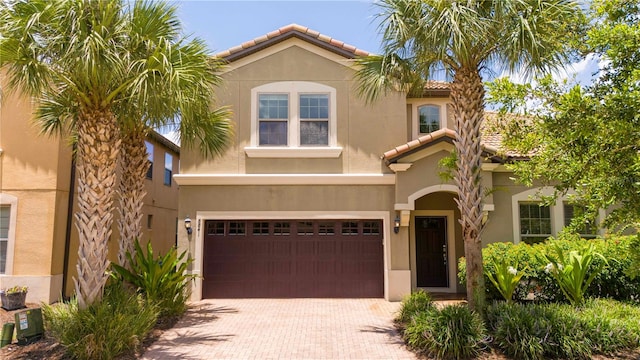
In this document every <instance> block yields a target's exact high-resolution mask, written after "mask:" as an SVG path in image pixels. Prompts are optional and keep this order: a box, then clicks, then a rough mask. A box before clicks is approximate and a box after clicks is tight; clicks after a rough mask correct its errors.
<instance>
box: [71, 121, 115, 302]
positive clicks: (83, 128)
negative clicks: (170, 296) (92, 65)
mask: <svg viewBox="0 0 640 360" xmlns="http://www.w3.org/2000/svg"><path fill="white" fill-rule="evenodd" d="M77 127H78V129H77V131H78V149H77V159H78V164H77V171H78V208H79V209H78V212H77V213H76V214H75V219H76V228H77V229H78V236H79V241H80V243H79V246H78V264H77V265H76V269H77V270H78V275H77V278H74V283H75V288H76V295H77V297H78V306H79V307H80V308H86V307H87V306H88V305H90V304H92V303H94V302H96V301H100V300H101V299H102V293H103V290H104V285H105V283H106V282H107V277H108V276H107V267H108V266H109V260H108V257H107V255H108V250H109V248H108V243H107V242H108V240H109V237H110V236H111V225H112V223H113V210H114V209H113V201H114V199H113V195H114V191H115V188H116V159H117V157H118V148H119V146H120V142H119V140H118V128H117V126H116V119H115V117H114V116H113V114H111V113H110V112H104V111H94V112H88V113H82V114H80V116H79V117H78V120H77Z"/></svg>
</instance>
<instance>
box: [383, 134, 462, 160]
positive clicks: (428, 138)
mask: <svg viewBox="0 0 640 360" xmlns="http://www.w3.org/2000/svg"><path fill="white" fill-rule="evenodd" d="M455 137H456V133H455V131H453V130H451V129H440V130H437V131H434V132H432V133H430V134H427V135H423V136H420V137H419V138H417V139H415V140H411V141H409V142H408V143H406V144H402V145H399V146H396V147H395V148H393V149H391V150H389V151H387V152H385V153H384V154H383V155H382V157H383V158H384V159H385V160H391V159H393V158H396V157H398V156H400V155H402V154H405V153H407V152H409V151H411V150H414V149H416V148H419V147H422V146H424V145H428V144H431V143H433V142H434V141H436V140H439V139H442V138H450V139H451V140H453V139H455Z"/></svg>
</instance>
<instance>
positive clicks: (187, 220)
mask: <svg viewBox="0 0 640 360" xmlns="http://www.w3.org/2000/svg"><path fill="white" fill-rule="evenodd" d="M184 228H185V229H187V234H189V235H191V233H192V232H193V228H191V218H189V215H187V217H186V218H184Z"/></svg>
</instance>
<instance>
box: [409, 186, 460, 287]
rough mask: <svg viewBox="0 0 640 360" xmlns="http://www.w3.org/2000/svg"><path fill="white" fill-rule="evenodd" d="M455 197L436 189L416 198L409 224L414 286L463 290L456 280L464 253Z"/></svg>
mask: <svg viewBox="0 0 640 360" xmlns="http://www.w3.org/2000/svg"><path fill="white" fill-rule="evenodd" d="M455 196H456V195H455V193H453V192H450V191H437V192H432V193H427V194H425V195H422V196H420V197H417V198H416V199H415V200H414V204H413V205H414V209H413V210H412V211H411V227H410V253H411V268H412V269H413V271H412V276H411V285H412V288H413V289H425V290H427V291H430V292H448V293H455V292H458V291H464V288H463V287H462V286H460V285H459V284H458V280H457V269H458V267H457V261H458V258H460V257H461V256H463V255H464V245H463V243H462V240H461V239H462V234H461V229H460V225H459V222H458V220H459V219H460V212H459V210H458V208H457V205H456V202H455V200H454V199H455Z"/></svg>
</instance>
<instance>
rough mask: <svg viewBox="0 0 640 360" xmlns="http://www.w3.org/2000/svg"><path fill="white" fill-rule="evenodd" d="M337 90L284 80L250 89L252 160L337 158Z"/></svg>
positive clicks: (250, 150)
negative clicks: (267, 158) (269, 158)
mask: <svg viewBox="0 0 640 360" xmlns="http://www.w3.org/2000/svg"><path fill="white" fill-rule="evenodd" d="M336 107H337V104H336V89H335V88H332V87H330V86H327V85H324V84H318V83H313V82H307V81H282V82H275V83H269V84H265V85H261V86H258V87H255V88H253V89H251V143H250V146H247V147H245V152H246V154H247V156H249V157H338V156H340V154H341V153H342V148H341V147H338V146H337V130H336V128H337V110H336Z"/></svg>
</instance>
